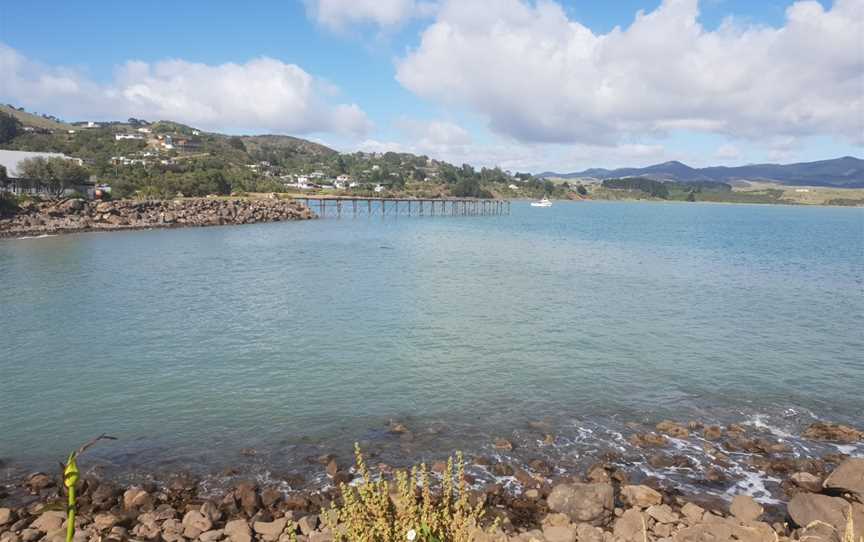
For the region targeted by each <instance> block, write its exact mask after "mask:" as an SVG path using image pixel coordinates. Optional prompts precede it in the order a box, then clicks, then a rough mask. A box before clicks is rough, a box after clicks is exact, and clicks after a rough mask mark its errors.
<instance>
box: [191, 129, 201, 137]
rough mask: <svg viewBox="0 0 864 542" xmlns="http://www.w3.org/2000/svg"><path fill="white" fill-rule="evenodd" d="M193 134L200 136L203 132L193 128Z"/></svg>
mask: <svg viewBox="0 0 864 542" xmlns="http://www.w3.org/2000/svg"><path fill="white" fill-rule="evenodd" d="M192 135H193V136H199V135H201V132H200V131H199V130H192Z"/></svg>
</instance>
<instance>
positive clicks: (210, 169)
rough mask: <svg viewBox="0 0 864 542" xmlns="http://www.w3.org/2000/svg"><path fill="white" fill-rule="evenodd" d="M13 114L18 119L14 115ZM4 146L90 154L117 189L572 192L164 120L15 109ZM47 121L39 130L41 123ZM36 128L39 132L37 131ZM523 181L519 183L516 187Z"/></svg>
mask: <svg viewBox="0 0 864 542" xmlns="http://www.w3.org/2000/svg"><path fill="white" fill-rule="evenodd" d="M8 115H11V116H12V117H14V119H17V122H16V121H15V120H12V119H10V117H9V116H8ZM4 119H5V121H4V122H2V123H0V124H2V126H5V129H4V130H5V131H4V130H0V149H9V150H21V151H41V152H58V153H63V154H65V155H67V156H72V157H75V158H80V159H82V160H83V161H84V163H85V165H86V167H87V168H88V170H89V171H90V173H92V174H93V175H95V177H96V178H97V179H98V180H99V181H100V182H102V183H107V184H109V185H111V187H112V194H114V195H115V196H120V197H127V196H133V195H139V196H158V197H173V196H175V195H176V194H178V193H181V194H183V195H186V196H204V195H208V194H230V193H232V192H235V193H239V192H299V191H302V192H303V193H309V192H312V193H334V194H344V195H379V196H396V195H401V196H417V197H442V196H463V197H464V196H468V197H491V196H508V197H512V196H525V197H540V196H542V195H543V194H544V193H548V194H549V195H558V196H561V197H563V196H565V195H566V192H567V189H565V188H562V187H556V186H555V185H553V184H552V183H543V182H542V181H540V180H538V179H534V178H532V176H531V175H529V174H516V175H512V174H510V173H505V172H503V171H501V170H500V169H499V168H492V169H486V168H482V169H480V170H475V169H474V168H473V167H471V166H469V165H462V166H461V167H458V166H454V165H451V164H448V163H446V162H443V161H439V160H433V159H431V158H429V157H427V156H418V155H414V154H409V153H395V152H386V153H366V152H355V153H340V152H338V151H336V150H334V149H331V148H329V147H327V146H326V145H322V144H320V143H316V142H313V141H308V140H305V139H301V138H297V137H292V136H287V135H274V134H267V135H228V134H220V133H215V132H206V131H204V130H200V129H198V128H195V127H193V126H188V125H186V124H182V123H178V122H174V121H170V120H160V121H155V122H148V121H146V120H143V119H135V118H130V119H128V120H127V121H108V122H98V123H77V122H76V123H73V124H64V123H58V122H55V121H53V120H50V119H45V118H42V117H39V116H37V115H33V114H29V113H26V112H23V111H20V110H18V109H15V108H7V113H6V114H4V113H0V120H4ZM37 124H38V127H37ZM28 127H29V129H28ZM513 183H518V187H516V188H513V187H514V186H515V185H514V184H513Z"/></svg>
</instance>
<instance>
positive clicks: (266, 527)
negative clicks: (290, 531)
mask: <svg viewBox="0 0 864 542" xmlns="http://www.w3.org/2000/svg"><path fill="white" fill-rule="evenodd" d="M287 525H288V518H279V519H276V520H273V521H256V522H255V523H254V525H253V526H252V527H253V529H254V530H255V532H256V533H257V534H258V535H259V537H260V538H261V539H262V540H265V541H268V542H275V541H276V540H278V539H279V535H281V534H282V531H284V530H285V527H286V526H287Z"/></svg>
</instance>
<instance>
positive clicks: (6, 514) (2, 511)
mask: <svg viewBox="0 0 864 542" xmlns="http://www.w3.org/2000/svg"><path fill="white" fill-rule="evenodd" d="M14 520H15V516H14V515H12V510H11V509H10V508H0V527H2V526H4V525H6V524H7V523H12V522H13V521H14Z"/></svg>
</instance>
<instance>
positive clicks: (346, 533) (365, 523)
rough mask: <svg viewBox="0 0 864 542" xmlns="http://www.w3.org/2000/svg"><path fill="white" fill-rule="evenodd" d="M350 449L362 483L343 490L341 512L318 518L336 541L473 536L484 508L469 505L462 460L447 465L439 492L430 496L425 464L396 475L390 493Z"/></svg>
mask: <svg viewBox="0 0 864 542" xmlns="http://www.w3.org/2000/svg"><path fill="white" fill-rule="evenodd" d="M354 446H355V451H354V455H355V462H356V470H357V473H358V474H359V475H360V476H361V477H362V481H361V482H360V483H359V484H358V485H357V486H356V487H351V486H348V485H346V484H342V485H341V486H340V488H339V489H340V492H341V496H342V504H341V506H339V505H337V504H336V503H334V504H333V507H332V509H331V510H330V513H327V514H323V515H322V517H323V518H324V521H325V524H326V525H327V526H328V527H330V530H331V531H332V532H333V534H334V537H335V540H336V541H340V540H350V541H352V542H353V541H359V542H397V541H398V542H403V541H405V540H412V539H413V540H417V541H418V542H468V541H469V540H471V538H472V536H473V535H474V534H476V533H477V532H478V530H479V525H480V520H481V519H482V517H483V503H482V502H480V503H478V504H477V505H475V506H472V505H471V503H470V500H469V492H468V488H467V484H466V482H465V467H464V463H463V460H462V455H461V454H457V455H456V462H455V465H454V461H453V458H452V457H451V458H450V459H449V460H448V461H447V469H446V470H445V472H444V473H443V475H442V479H441V484H440V488H438V489H440V491H438V492H436V493H435V494H434V495H433V491H432V485H431V483H430V479H429V472H428V471H427V470H426V465H425V464H422V465H420V467H419V469H418V468H417V467H414V468H412V469H411V471H410V473H409V472H406V471H398V472H397V473H396V482H395V488H392V490H391V483H389V482H388V481H387V480H384V479H383V478H379V479H377V480H373V479H372V475H371V474H370V473H369V470H368V469H367V468H366V464H365V462H364V460H363V454H362V453H361V452H360V447H359V446H358V445H356V444H355V445H354ZM418 482H419V484H418ZM418 486H419V495H418ZM337 525H339V527H338V528H337ZM412 531H413V536H411V535H409V533H412Z"/></svg>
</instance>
